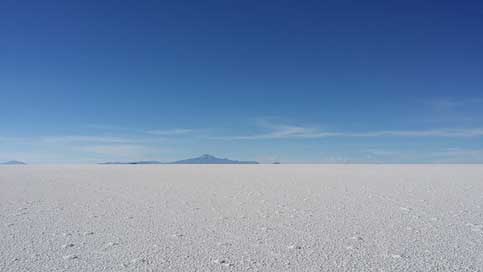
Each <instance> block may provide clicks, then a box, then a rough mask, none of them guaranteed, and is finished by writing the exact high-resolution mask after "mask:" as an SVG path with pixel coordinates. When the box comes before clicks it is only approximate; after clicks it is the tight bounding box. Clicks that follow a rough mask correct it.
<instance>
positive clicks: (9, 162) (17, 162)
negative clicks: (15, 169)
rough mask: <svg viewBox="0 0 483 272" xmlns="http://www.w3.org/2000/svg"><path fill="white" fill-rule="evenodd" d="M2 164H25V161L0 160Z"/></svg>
mask: <svg viewBox="0 0 483 272" xmlns="http://www.w3.org/2000/svg"><path fill="white" fill-rule="evenodd" d="M0 164H2V165H26V163H24V162H21V161H8V162H0Z"/></svg>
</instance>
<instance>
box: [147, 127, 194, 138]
mask: <svg viewBox="0 0 483 272" xmlns="http://www.w3.org/2000/svg"><path fill="white" fill-rule="evenodd" d="M192 132H194V130H193V129H188V128H176V129H167V130H148V131H146V133H148V134H152V135H159V136H170V135H182V134H189V133H192Z"/></svg>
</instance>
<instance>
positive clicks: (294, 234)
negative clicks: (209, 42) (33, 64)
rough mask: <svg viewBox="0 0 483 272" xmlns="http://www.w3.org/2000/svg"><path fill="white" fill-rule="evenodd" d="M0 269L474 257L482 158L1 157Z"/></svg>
mask: <svg viewBox="0 0 483 272" xmlns="http://www.w3.org/2000/svg"><path fill="white" fill-rule="evenodd" d="M0 271H2V272H4V271H483V165H133V166H128V165H122V166H117V165H113V166H103V165H94V166H86V165H84V166H80V165H79V166H1V167H0Z"/></svg>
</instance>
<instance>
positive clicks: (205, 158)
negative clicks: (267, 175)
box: [169, 154, 258, 164]
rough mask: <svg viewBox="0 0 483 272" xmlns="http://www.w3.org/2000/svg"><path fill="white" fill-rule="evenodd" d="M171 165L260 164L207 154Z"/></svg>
mask: <svg viewBox="0 0 483 272" xmlns="http://www.w3.org/2000/svg"><path fill="white" fill-rule="evenodd" d="M169 164H258V162H256V161H235V160H229V159H221V158H217V157H215V156H212V155H208V154H205V155H202V156H201V157H197V158H192V159H187V160H181V161H175V162H170V163H169Z"/></svg>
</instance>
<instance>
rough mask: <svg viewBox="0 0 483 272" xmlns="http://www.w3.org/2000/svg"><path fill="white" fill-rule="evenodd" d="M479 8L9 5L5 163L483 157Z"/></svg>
mask: <svg viewBox="0 0 483 272" xmlns="http://www.w3.org/2000/svg"><path fill="white" fill-rule="evenodd" d="M481 18H483V3H482V2H479V1H465V2H461V3H459V2H456V1H421V0H419V1H387V0H386V1H344V0H337V1H251V0H244V1H227V0H224V1H210V0H207V1H154V0H152V1H139V0H137V1H131V0H126V1H65V0H64V1H60V0H59V1H52V0H44V1H37V0H36V1H14V0H3V1H2V3H1V4H0V161H1V160H11V159H16V160H22V161H26V162H29V163H92V162H99V161H106V160H118V161H127V160H144V159H149V160H150V159H157V160H162V161H167V160H174V159H181V158H186V157H191V156H197V155H200V154H203V153H210V154H214V155H217V156H221V157H230V158H234V159H250V160H251V159H255V160H259V161H261V162H272V161H275V160H279V161H282V162H297V163H298V162H358V163H359V162H378V163H379V162H388V163H396V162H402V163H418V162H456V163H461V162H480V163H481V162H483V76H482V75H483V20H482V19H481Z"/></svg>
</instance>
